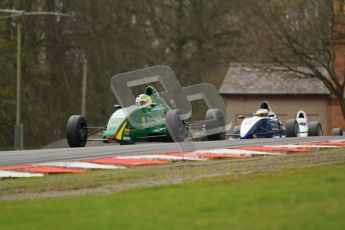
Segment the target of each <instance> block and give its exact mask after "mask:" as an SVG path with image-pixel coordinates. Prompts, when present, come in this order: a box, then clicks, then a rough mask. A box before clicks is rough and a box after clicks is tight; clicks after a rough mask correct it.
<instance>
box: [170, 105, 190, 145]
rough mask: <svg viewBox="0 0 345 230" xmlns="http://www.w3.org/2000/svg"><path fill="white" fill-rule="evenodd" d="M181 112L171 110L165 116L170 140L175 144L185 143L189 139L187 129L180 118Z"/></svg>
mask: <svg viewBox="0 0 345 230" xmlns="http://www.w3.org/2000/svg"><path fill="white" fill-rule="evenodd" d="M180 114H181V112H180V111H179V110H178V109H173V110H169V111H168V112H167V113H166V115H165V125H166V128H167V132H168V133H167V136H168V139H170V140H171V141H174V142H183V141H184V139H185V138H186V137H187V133H186V128H185V125H184V123H183V121H182V120H181V118H180Z"/></svg>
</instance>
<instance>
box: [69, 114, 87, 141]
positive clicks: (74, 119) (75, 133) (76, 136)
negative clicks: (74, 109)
mask: <svg viewBox="0 0 345 230" xmlns="http://www.w3.org/2000/svg"><path fill="white" fill-rule="evenodd" d="M66 131H67V142H68V145H69V146H70V147H84V146H85V144H86V142H87V123H86V120H85V118H84V117H83V116H80V115H73V116H71V117H70V118H69V119H68V121H67V128H66Z"/></svg>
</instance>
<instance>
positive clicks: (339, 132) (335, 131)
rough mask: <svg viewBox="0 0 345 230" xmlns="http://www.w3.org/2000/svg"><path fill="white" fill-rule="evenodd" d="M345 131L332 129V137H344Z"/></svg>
mask: <svg viewBox="0 0 345 230" xmlns="http://www.w3.org/2000/svg"><path fill="white" fill-rule="evenodd" d="M342 135H343V130H342V129H341V128H333V129H332V136H342Z"/></svg>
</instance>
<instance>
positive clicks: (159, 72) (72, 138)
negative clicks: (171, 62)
mask: <svg viewBox="0 0 345 230" xmlns="http://www.w3.org/2000/svg"><path fill="white" fill-rule="evenodd" d="M154 83H160V85H161V87H162V88H163V90H162V91H161V92H158V90H156V87H154V86H153V85H154ZM138 86H144V87H145V89H144V91H143V92H142V93H141V94H140V95H139V96H137V97H136V98H135V97H134V94H133V92H132V88H133V87H138ZM111 89H112V91H113V93H114V94H115V96H116V99H117V101H118V103H119V105H115V112H114V113H113V114H112V115H111V117H110V118H109V121H108V124H107V126H106V127H88V125H87V122H86V119H85V118H84V117H83V116H81V115H73V116H71V117H70V118H69V119H68V122H67V141H68V144H69V146H70V147H83V146H85V144H86V142H87V141H88V137H89V136H91V135H92V134H94V133H96V132H99V131H101V130H102V139H90V138H89V140H99V141H103V142H105V143H109V142H118V143H120V144H133V143H135V142H139V141H140V142H143V141H174V142H183V141H184V140H185V139H186V138H187V137H189V138H192V139H207V140H222V139H224V138H225V133H226V131H227V130H229V128H230V126H231V125H229V123H230V122H229V121H228V116H227V110H226V108H225V104H224V102H223V100H222V99H221V97H220V96H219V94H218V91H217V89H216V88H215V87H214V86H213V85H210V84H205V83H202V84H197V85H192V86H188V87H181V85H180V83H179V82H178V80H177V78H176V76H175V74H174V72H173V71H172V70H171V68H170V67H168V66H155V67H150V68H146V69H142V70H137V71H133V72H127V73H123V74H118V75H115V76H113V77H112V79H111ZM196 100H203V101H204V102H205V104H206V105H207V107H208V109H207V111H206V114H205V119H204V120H201V121H190V120H189V119H190V118H191V115H192V105H191V102H192V101H196ZM92 129H95V131H93V132H90V130H92Z"/></svg>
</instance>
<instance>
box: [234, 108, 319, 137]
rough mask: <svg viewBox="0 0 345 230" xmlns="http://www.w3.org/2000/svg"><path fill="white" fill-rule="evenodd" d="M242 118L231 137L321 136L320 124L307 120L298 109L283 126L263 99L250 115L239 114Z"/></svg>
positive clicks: (304, 114)
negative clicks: (294, 117) (294, 116)
mask: <svg viewBox="0 0 345 230" xmlns="http://www.w3.org/2000/svg"><path fill="white" fill-rule="evenodd" d="M239 118H240V119H243V121H242V123H241V126H238V127H235V130H234V131H235V132H234V134H233V135H232V136H233V137H237V138H241V139H251V138H285V137H306V136H322V135H323V131H322V126H321V123H320V122H318V121H311V122H308V120H307V115H306V113H305V112H304V111H299V112H298V113H297V115H296V119H290V120H287V121H286V124H285V126H284V125H283V123H282V122H281V121H280V120H279V119H278V117H277V115H276V114H275V113H274V112H273V111H272V109H271V107H270V106H269V104H268V102H266V101H263V102H262V103H261V105H260V108H259V109H258V110H257V111H256V112H255V113H254V115H253V116H252V117H244V116H243V115H241V116H239Z"/></svg>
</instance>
